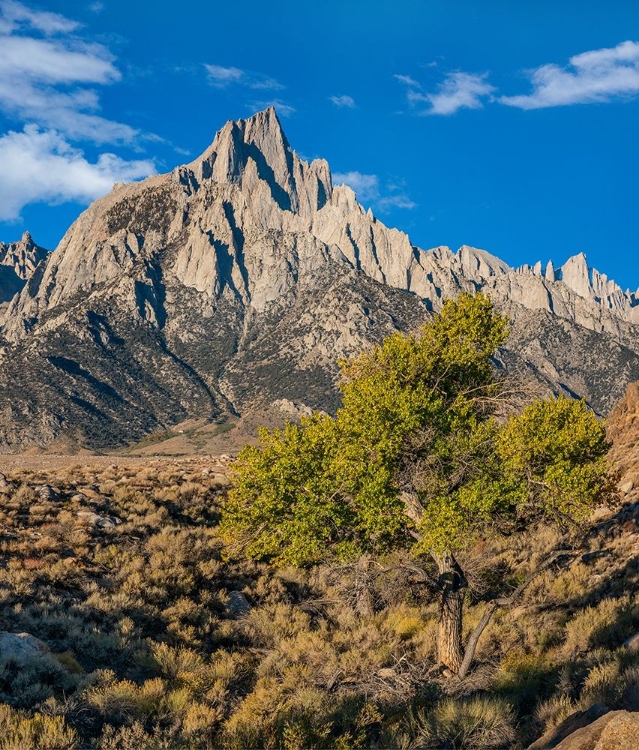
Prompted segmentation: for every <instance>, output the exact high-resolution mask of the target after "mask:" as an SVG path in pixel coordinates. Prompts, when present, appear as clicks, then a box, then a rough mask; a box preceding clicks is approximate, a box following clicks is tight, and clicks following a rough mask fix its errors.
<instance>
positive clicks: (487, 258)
mask: <svg viewBox="0 0 639 750" xmlns="http://www.w3.org/2000/svg"><path fill="white" fill-rule="evenodd" d="M0 247H4V246H0ZM478 289H485V290H486V291H488V292H490V294H491V295H492V297H493V299H494V300H495V301H496V303H497V304H498V305H499V306H500V307H501V308H503V309H504V310H506V312H507V313H508V314H509V315H510V316H511V317H512V319H513V335H512V336H511V340H510V342H509V348H508V349H507V350H505V351H504V353H503V364H504V365H505V366H507V367H511V368H516V369H518V370H519V371H521V372H523V373H525V374H526V376H527V377H530V378H531V379H533V380H536V381H537V382H540V383H542V384H543V386H544V387H545V388H548V389H550V390H554V391H560V390H563V391H568V392H571V393H574V394H578V395H582V396H584V397H586V398H587V399H588V400H589V401H590V403H591V404H592V405H593V407H594V408H595V409H596V410H597V411H599V412H600V413H605V412H606V411H607V410H608V409H609V408H610V407H611V406H612V404H613V403H614V401H615V400H616V399H617V398H618V396H619V395H621V393H622V391H623V388H624V387H625V385H626V383H627V382H629V381H630V380H633V379H637V378H639V346H638V345H637V343H636V341H637V336H636V333H637V324H638V323H639V312H638V311H639V306H638V305H637V295H636V294H630V293H625V292H623V291H622V290H621V289H620V288H619V287H618V286H617V285H616V284H614V282H611V281H608V280H607V279H606V277H605V276H603V275H600V274H598V272H596V271H591V270H590V269H589V268H588V266H587V263H586V261H585V257H583V256H580V255H578V256H576V257H575V258H572V259H570V260H569V261H568V262H567V263H566V264H564V266H563V268H559V269H556V270H555V269H554V268H553V267H552V265H551V264H549V265H548V266H547V268H546V269H545V270H543V271H542V266H541V263H538V264H536V265H535V266H524V267H522V268H519V269H512V268H510V267H509V266H508V265H507V264H505V263H503V262H502V261H500V260H499V259H498V258H495V257H494V256H492V255H490V254H489V253H487V252H485V251H483V250H477V249H475V248H471V247H467V246H463V247H462V248H460V249H459V250H458V251H457V252H456V253H453V252H452V251H451V250H450V249H448V248H446V247H439V248H435V249H432V250H421V249H419V248H417V247H415V246H414V245H413V244H412V243H411V242H410V240H409V238H408V236H407V235H406V234H404V233H403V232H400V231H398V230H396V229H389V228H388V227H386V226H385V225H384V224H383V223H381V222H380V221H379V220H378V219H376V218H375V217H374V216H373V214H372V212H370V211H366V210H365V209H364V208H363V207H362V206H361V205H360V204H359V203H358V201H357V198H356V195H355V193H354V192H353V191H352V190H351V189H350V188H349V187H347V186H344V185H342V186H333V184H332V179H331V173H330V169H329V166H328V164H327V163H326V162H325V161H324V160H321V159H318V160H314V161H313V162H311V163H308V162H306V161H304V160H302V159H301V158H300V157H299V156H298V155H297V154H296V153H295V151H293V150H292V148H291V147H290V145H289V143H288V141H287V139H286V136H285V135H284V132H283V130H282V127H281V124H280V122H279V119H278V117H277V114H276V112H275V110H274V109H273V108H269V109H267V110H265V111H263V112H259V113H257V114H256V115H254V116H253V117H251V118H248V119H246V120H239V121H229V122H227V124H226V125H225V126H224V127H223V128H222V129H221V130H220V131H219V132H218V133H217V135H216V136H215V139H214V141H213V143H212V144H211V146H210V147H209V148H208V149H207V150H206V151H205V152H204V153H203V154H202V155H201V156H200V157H199V158H197V159H195V160H194V161H193V162H191V163H190V164H188V165H185V166H182V167H178V168H176V169H174V170H173V171H172V172H170V173H168V174H165V175H156V176H153V177H150V178H148V179H146V180H144V181H142V182H140V183H131V184H126V185H122V184H120V185H116V186H115V187H114V188H113V190H112V191H111V192H110V193H109V194H108V195H107V196H105V197H104V198H101V199H99V200H97V201H95V202H94V203H93V204H92V205H91V206H89V208H88V209H87V210H86V211H85V212H84V213H83V214H82V215H81V216H80V217H79V218H78V219H77V221H76V222H74V224H73V225H72V226H71V227H70V228H69V230H68V231H67V233H66V234H65V236H64V237H63V239H62V241H61V242H60V244H59V246H58V247H57V248H56V250H55V251H54V252H53V253H51V254H50V255H49V256H47V258H46V260H45V261H44V262H42V263H40V265H39V266H38V267H37V270H36V271H35V272H33V273H32V275H31V277H30V279H29V281H28V283H27V284H26V285H25V286H24V288H23V289H22V290H21V291H20V292H19V293H18V294H17V295H16V296H15V297H13V299H12V301H11V303H10V304H9V306H8V308H7V310H6V311H5V313H4V316H3V317H2V318H1V319H0V326H1V327H0V336H1V337H2V339H3V345H2V352H3V353H2V355H0V356H1V357H2V359H1V363H2V368H1V369H0V385H2V388H1V389H0V393H1V395H0V447H2V448H3V449H4V450H17V449H22V448H24V447H25V446H29V445H34V446H36V445H40V446H44V445H47V444H50V443H51V442H52V441H56V440H58V441H60V440H63V441H71V442H72V443H73V444H75V445H78V444H80V445H88V446H89V447H93V448H100V447H105V446H109V445H117V444H122V443H125V442H127V441H131V440H134V439H139V438H141V437H143V436H144V435H145V434H147V433H149V432H152V431H156V430H159V429H165V428H167V427H168V426H170V425H173V424H176V423H178V422H180V421H183V420H185V419H189V418H199V419H208V420H211V421H220V420H223V419H225V418H226V416H228V415H244V416H246V415H247V414H250V413H252V412H255V411H257V410H259V409H262V408H265V407H266V406H268V405H269V404H271V403H273V402H276V403H283V404H290V403H291V402H295V403H299V402H301V403H302V405H304V406H307V407H311V408H324V409H328V410H330V409H332V408H334V407H335V405H336V404H337V400H338V395H337V392H336V389H335V364H334V363H335V360H336V358H337V357H338V356H343V355H349V354H353V353H355V352H356V351H358V350H359V349H361V348H362V347H363V346H366V345H367V344H369V343H370V342H372V341H377V340H379V339H380V338H381V337H383V336H384V335H386V334H388V333H390V332H391V331H393V330H396V329H408V328H412V327H414V326H415V325H417V324H418V323H419V322H420V321H422V320H424V319H425V318H426V317H427V316H428V315H429V311H431V310H434V309H438V308H439V307H440V306H441V304H442V301H443V299H445V298H446V297H448V296H454V295H456V294H458V293H459V292H460V291H462V290H468V291H475V290H478ZM25 374H26V377H25ZM287 408H288V407H287Z"/></svg>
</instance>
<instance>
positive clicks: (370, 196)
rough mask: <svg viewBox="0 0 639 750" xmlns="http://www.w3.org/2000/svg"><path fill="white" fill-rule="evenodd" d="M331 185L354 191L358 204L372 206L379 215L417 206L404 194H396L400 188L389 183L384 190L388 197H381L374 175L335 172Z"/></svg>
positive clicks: (377, 178) (376, 178)
mask: <svg viewBox="0 0 639 750" xmlns="http://www.w3.org/2000/svg"><path fill="white" fill-rule="evenodd" d="M333 184H335V185H348V186H349V187H350V188H352V189H353V190H354V191H355V194H356V195H357V199H358V201H359V202H360V203H365V204H368V205H371V206H374V207H375V208H376V209H377V210H378V211H380V212H381V213H386V212H387V211H389V210H390V209H392V208H407V209H411V208H415V207H416V206H417V204H416V203H415V202H414V201H412V200H411V199H410V198H409V197H408V196H407V195H406V194H405V193H403V192H398V191H399V190H400V189H401V187H400V186H399V185H395V184H392V183H389V184H388V185H387V186H386V190H388V191H389V193H390V194H389V195H382V191H381V189H380V184H379V177H378V176H377V175H376V174H362V173H361V172H357V171H352V172H335V174H334V175H333Z"/></svg>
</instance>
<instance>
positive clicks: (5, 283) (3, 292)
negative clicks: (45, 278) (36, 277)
mask: <svg viewBox="0 0 639 750" xmlns="http://www.w3.org/2000/svg"><path fill="white" fill-rule="evenodd" d="M48 254H49V251H48V250H45V249H44V248H43V247H40V246H39V245H36V244H35V242H34V241H33V238H32V237H31V235H30V234H29V232H25V233H24V234H23V235H22V239H21V240H20V241H19V242H11V243H10V244H9V245H5V244H4V243H3V242H0V311H1V310H2V307H3V306H4V305H6V303H8V302H9V301H10V300H11V299H12V298H13V297H14V296H15V295H16V294H18V293H19V292H20V291H21V290H22V288H23V287H24V285H25V284H26V282H27V281H28V280H29V279H30V278H31V276H32V275H33V273H34V271H35V270H36V268H37V266H38V264H39V263H40V262H41V261H44V260H45V259H46V257H47V255H48Z"/></svg>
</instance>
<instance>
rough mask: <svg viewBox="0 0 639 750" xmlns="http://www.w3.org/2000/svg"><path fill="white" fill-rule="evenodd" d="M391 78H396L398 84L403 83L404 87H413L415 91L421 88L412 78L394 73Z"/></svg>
mask: <svg viewBox="0 0 639 750" xmlns="http://www.w3.org/2000/svg"><path fill="white" fill-rule="evenodd" d="M393 78H396V79H397V80H398V81H399V82H400V83H403V84H405V85H406V86H414V87H415V88H416V89H420V88H421V86H420V84H419V83H418V82H417V81H416V80H415V79H414V78H411V77H410V76H404V75H400V74H399V73H395V75H394V76H393Z"/></svg>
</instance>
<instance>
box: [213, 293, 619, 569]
mask: <svg viewBox="0 0 639 750" xmlns="http://www.w3.org/2000/svg"><path fill="white" fill-rule="evenodd" d="M506 336H507V324H506V320H505V318H503V317H502V316H500V315H498V314H496V313H495V312H494V310H493V307H492V304H491V302H490V300H489V299H488V298H486V297H483V296H482V295H480V294H478V295H476V296H475V297H472V296H470V295H468V294H462V295H461V296H460V297H459V298H458V299H457V300H455V301H447V302H446V303H445V304H444V306H443V309H442V311H441V313H440V314H438V315H436V316H435V317H434V318H433V320H432V322H430V323H429V324H427V325H425V326H424V327H423V328H422V330H421V331H420V333H419V334H418V335H405V334H401V333H396V334H393V335H392V336H389V337H388V338H387V339H385V340H384V341H383V342H382V343H381V344H379V345H377V346H375V347H374V348H373V349H372V350H371V351H369V352H364V353H362V354H361V355H360V356H359V357H357V358H356V359H354V360H352V361H346V362H342V363H341V368H342V374H343V377H344V383H343V385H342V391H343V405H342V407H341V408H340V409H339V410H338V412H337V414H336V416H335V418H331V417H329V416H326V415H320V414H315V415H313V416H312V417H309V418H305V419H303V420H302V422H301V424H300V425H292V424H288V425H287V426H286V427H285V428H283V429H281V430H272V431H269V430H262V431H261V432H260V440H261V445H260V446H259V447H254V446H251V447H247V448H245V449H244V450H243V451H242V452H241V453H240V455H239V459H238V463H237V465H236V472H235V479H236V482H235V486H234V488H233V490H232V492H231V495H230V498H229V500H228V502H227V504H226V506H225V508H224V516H223V523H222V529H223V533H224V534H225V537H226V539H227V541H228V542H229V543H230V544H231V545H236V549H241V550H242V551H243V553H244V554H246V555H248V556H249V557H254V558H258V559H265V560H269V561H271V562H273V563H274V564H290V563H293V564H296V565H303V564H309V563H313V562H317V561H318V560H320V559H322V558H324V557H326V555H327V553H328V552H329V551H330V552H331V553H336V554H337V555H338V556H348V555H354V554H361V553H362V552H365V551H374V552H378V553H379V552H384V551H387V550H389V549H392V548H408V547H410V546H411V545H412V550H413V553H417V554H421V553H427V552H429V551H433V552H436V553H438V554H442V553H444V552H455V551H458V550H460V549H463V548H465V547H467V546H468V545H469V544H472V543H473V542H474V541H476V540H477V539H478V538H482V537H485V536H486V535H487V534H490V533H494V532H495V531H500V530H501V531H505V530H508V531H511V530H512V529H513V528H515V527H516V526H517V524H520V523H522V522H530V521H533V520H538V519H543V520H546V521H552V522H555V523H558V524H561V525H563V526H565V525H566V524H567V523H568V522H578V521H580V520H583V518H584V517H585V515H586V514H587V512H588V511H589V509H591V508H592V506H593V504H594V503H596V502H598V501H599V500H600V499H602V498H604V497H605V495H606V491H607V490H608V489H609V481H608V479H607V468H606V464H605V454H606V451H607V448H608V445H607V443H606V441H605V433H604V428H603V426H602V425H601V424H600V423H599V422H598V421H597V420H596V418H595V417H594V415H593V414H592V413H591V412H590V411H589V410H588V409H587V408H586V406H585V405H584V404H583V403H581V402H575V401H570V400H567V399H564V398H559V399H557V400H554V399H550V400H546V401H539V402H536V403H534V404H532V405H531V406H529V407H527V408H526V409H525V410H524V411H523V412H522V413H521V414H520V415H518V416H515V417H512V418H511V419H510V420H509V421H508V423H507V424H506V425H505V426H501V425H499V424H498V423H497V422H496V421H495V419H494V418H493V415H494V413H495V411H496V407H497V405H498V404H499V399H500V388H501V385H500V382H499V381H498V380H496V377H495V370H494V367H493V362H492V356H493V355H494V354H495V352H496V350H497V349H498V347H499V346H501V345H502V344H503V343H504V341H505V339H506ZM407 497H409V498H412V510H411V508H407V505H406V504H405V503H406V498H407ZM415 531H417V532H418V534H419V536H420V537H421V539H420V541H419V543H418V544H417V545H414V544H413V540H412V538H411V534H414V532H415Z"/></svg>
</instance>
